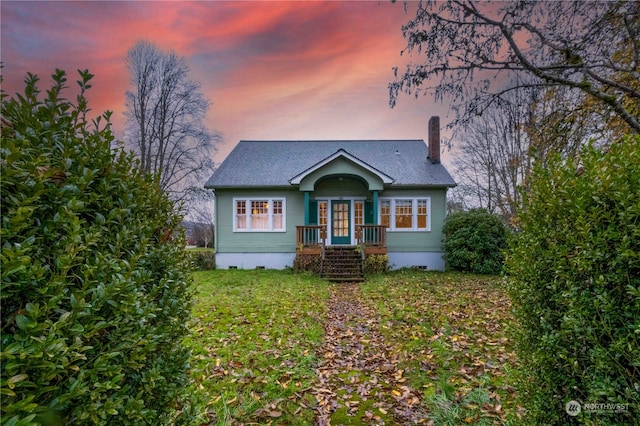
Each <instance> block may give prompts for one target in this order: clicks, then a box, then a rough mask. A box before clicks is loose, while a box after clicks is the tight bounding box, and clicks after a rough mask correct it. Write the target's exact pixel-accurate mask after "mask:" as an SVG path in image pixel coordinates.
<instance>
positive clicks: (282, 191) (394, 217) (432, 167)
mask: <svg viewBox="0 0 640 426" xmlns="http://www.w3.org/2000/svg"><path fill="white" fill-rule="evenodd" d="M429 135H430V136H429V139H430V142H429V145H430V146H429V147H427V145H426V144H425V143H424V141H422V140H350V141H337V140H330V141H241V142H240V143H238V145H237V146H236V147H235V148H234V149H233V151H232V152H231V153H230V154H229V155H228V157H227V158H226V159H225V160H224V162H223V163H222V164H221V165H220V167H219V168H218V170H216V172H215V173H214V174H213V176H212V177H211V178H210V179H209V181H208V182H207V183H206V185H205V186H206V187H207V188H210V189H212V190H213V191H214V192H215V200H216V202H215V209H216V212H215V218H216V243H215V247H216V266H217V268H219V269H228V268H238V269H254V268H262V267H264V268H273V269H284V268H285V267H287V266H292V264H293V261H294V258H295V256H296V254H304V253H307V254H308V253H324V251H323V250H324V249H325V248H326V247H332V246H336V247H345V246H346V247H352V246H361V247H365V249H366V250H367V252H368V253H377V254H387V255H388V257H389V264H390V265H391V267H393V268H400V267H412V266H417V267H422V268H426V269H431V270H443V269H444V260H443V258H442V255H443V242H442V240H443V235H442V226H443V223H444V218H445V215H446V194H447V189H448V188H451V187H453V186H455V182H454V181H453V179H452V178H451V176H450V175H449V173H448V172H447V170H446V169H445V167H444V166H443V165H442V164H441V163H440V147H439V120H438V118H437V117H433V118H432V119H431V120H430V122H429Z"/></svg>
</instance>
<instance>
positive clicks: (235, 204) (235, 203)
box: [231, 197, 287, 232]
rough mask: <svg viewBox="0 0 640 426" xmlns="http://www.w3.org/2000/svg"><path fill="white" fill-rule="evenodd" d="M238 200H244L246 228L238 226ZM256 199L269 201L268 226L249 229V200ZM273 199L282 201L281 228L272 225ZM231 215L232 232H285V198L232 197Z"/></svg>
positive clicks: (262, 201)
mask: <svg viewBox="0 0 640 426" xmlns="http://www.w3.org/2000/svg"><path fill="white" fill-rule="evenodd" d="M238 201H244V202H245V215H246V219H245V220H246V223H247V227H246V228H238V213H237V211H238ZM252 201H258V202H261V203H264V202H265V201H266V202H268V203H269V214H268V219H267V222H268V224H269V227H268V228H261V229H251V202H252ZM274 201H282V228H274V227H273V202H274ZM231 208H232V215H233V216H232V217H233V232H287V199H286V198H284V197H282V198H280V197H272V198H265V197H242V198H240V197H238V198H235V197H234V198H233V203H232V206H231Z"/></svg>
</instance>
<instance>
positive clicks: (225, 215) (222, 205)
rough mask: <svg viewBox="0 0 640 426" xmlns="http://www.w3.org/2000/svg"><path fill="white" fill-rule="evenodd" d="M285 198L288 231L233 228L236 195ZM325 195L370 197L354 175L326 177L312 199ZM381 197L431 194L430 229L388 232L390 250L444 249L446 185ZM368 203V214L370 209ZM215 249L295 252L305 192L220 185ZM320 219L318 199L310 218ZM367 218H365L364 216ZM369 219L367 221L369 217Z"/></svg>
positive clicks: (392, 191)
mask: <svg viewBox="0 0 640 426" xmlns="http://www.w3.org/2000/svg"><path fill="white" fill-rule="evenodd" d="M282 197H284V198H285V199H286V232H233V216H234V214H235V212H234V206H233V199H234V198H282ZM323 197H328V198H332V197H346V198H351V197H367V198H368V199H370V198H371V192H370V191H367V189H366V187H365V186H364V184H363V183H362V182H361V181H358V180H354V179H346V178H345V179H343V180H342V181H339V180H337V179H331V180H325V181H323V182H321V183H320V184H319V185H318V188H317V191H315V192H312V193H311V199H312V200H315V199H316V198H323ZM380 197H381V198H383V197H411V198H413V197H430V199H431V231H429V232H425V231H413V232H387V248H388V250H389V251H390V252H434V251H435V252H439V251H442V250H443V242H442V240H443V235H442V226H443V224H444V219H445V215H446V191H445V190H444V189H430V190H426V189H422V190H421V189H397V188H395V189H391V190H385V191H383V192H381V193H380ZM368 204H369V203H365V217H366V214H367V213H366V210H367V209H368V207H367V205H368ZM216 217H217V221H216V223H217V229H216V238H217V241H216V250H217V252H219V253H247V252H252V253H293V252H295V249H296V247H295V243H296V235H295V233H296V226H298V225H302V224H303V223H304V196H303V193H302V192H300V191H299V190H298V189H297V188H291V189H269V190H259V189H253V190H251V189H236V190H230V189H217V190H216ZM314 219H315V222H316V223H317V203H316V204H315V205H314V202H313V201H312V202H311V203H310V221H311V222H314ZM365 220H366V219H365ZM367 222H368V221H367Z"/></svg>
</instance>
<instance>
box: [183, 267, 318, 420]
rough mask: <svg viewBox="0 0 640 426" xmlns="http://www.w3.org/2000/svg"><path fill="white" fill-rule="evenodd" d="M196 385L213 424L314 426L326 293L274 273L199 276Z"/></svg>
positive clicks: (306, 279)
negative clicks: (311, 391) (313, 388)
mask: <svg viewBox="0 0 640 426" xmlns="http://www.w3.org/2000/svg"><path fill="white" fill-rule="evenodd" d="M194 280H195V284H196V286H197V294H196V297H195V299H196V303H195V306H194V309H193V321H192V330H193V334H192V336H191V337H190V339H189V341H188V342H187V344H189V345H190V346H191V347H192V349H193V354H194V361H193V365H192V368H193V372H194V373H193V376H194V377H193V378H194V380H195V382H196V386H197V387H198V388H199V389H200V390H201V391H203V392H204V393H205V394H206V395H207V397H208V399H209V402H208V405H207V411H208V413H209V421H210V422H211V424H221V425H222V424H233V423H247V422H255V423H259V424H267V423H269V422H270V420H275V419H277V423H279V424H282V423H284V424H309V423H313V416H314V413H313V410H312V409H311V408H306V407H308V406H310V405H311V404H313V403H314V400H313V399H312V397H311V396H310V394H309V393H308V389H309V388H310V386H312V384H313V382H314V380H315V371H314V365H315V362H316V355H315V349H316V348H317V346H318V345H319V344H320V342H321V341H322V337H323V328H322V324H323V317H324V313H325V309H326V299H327V285H326V283H325V282H323V281H321V280H319V279H317V278H315V277H313V276H311V275H304V274H299V275H295V274H291V273H286V272H276V271H206V272H196V273H194Z"/></svg>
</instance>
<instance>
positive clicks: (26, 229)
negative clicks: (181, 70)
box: [0, 70, 194, 425]
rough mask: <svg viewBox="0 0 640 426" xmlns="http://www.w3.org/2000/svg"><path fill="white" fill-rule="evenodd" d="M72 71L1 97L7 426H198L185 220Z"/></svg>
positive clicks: (83, 75) (84, 77)
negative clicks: (92, 113)
mask: <svg viewBox="0 0 640 426" xmlns="http://www.w3.org/2000/svg"><path fill="white" fill-rule="evenodd" d="M91 77H92V76H91V74H89V73H88V72H87V71H84V72H80V81H78V83H79V86H80V87H79V90H80V94H79V95H78V97H77V102H76V103H75V104H74V103H72V102H69V101H67V100H65V99H64V98H63V97H62V95H63V91H64V89H65V85H66V76H65V73H64V72H63V71H60V70H57V71H56V73H55V74H54V75H53V85H52V87H51V89H49V90H47V92H46V94H45V96H44V99H43V100H40V99H39V98H40V97H41V94H40V93H39V91H38V88H37V82H38V78H37V77H36V76H34V75H28V77H27V79H26V80H25V82H26V88H25V92H24V94H21V95H16V97H15V98H7V96H6V95H4V94H3V99H2V148H1V154H2V155H1V160H0V161H1V165H2V205H1V213H2V234H1V235H2V251H1V259H2V284H1V289H0V290H1V291H0V298H1V302H2V311H1V315H2V335H1V340H2V353H1V360H0V361H1V362H0V365H1V372H2V376H1V382H0V390H1V393H2V422H3V424H5V425H28V424H74V425H83V424H154V425H155V424H171V423H186V424H192V423H194V421H193V417H191V414H190V413H191V411H190V405H189V403H188V399H187V395H185V392H186V391H187V390H188V376H187V372H186V369H187V367H188V361H189V356H190V354H189V351H188V350H187V349H186V348H185V347H184V346H183V345H182V340H183V337H184V336H185V335H186V333H187V328H186V324H187V321H188V319H189V311H190V305H191V294H192V290H191V288H190V279H189V273H188V263H189V260H188V258H187V255H186V253H185V250H184V240H183V237H181V236H180V235H175V234H174V232H173V230H175V229H179V225H180V222H181V217H180V216H179V215H178V214H176V213H175V212H174V206H173V205H172V203H171V202H170V201H169V200H168V198H167V197H166V196H165V195H163V194H162V193H161V191H160V190H159V189H158V185H156V184H155V183H154V182H153V181H152V180H151V178H149V177H148V176H145V175H143V174H141V173H140V172H138V171H137V169H136V167H135V163H134V159H133V158H132V157H131V156H130V155H127V154H125V153H123V152H122V151H121V150H112V147H111V144H112V142H113V141H114V138H113V135H112V132H111V130H110V124H109V122H108V116H109V113H106V114H105V115H104V116H103V117H102V118H105V119H106V122H105V121H102V120H101V119H97V120H94V121H93V122H92V123H89V122H87V119H86V115H87V112H88V111H89V110H88V108H87V101H86V98H85V96H84V95H85V90H87V89H88V88H89V87H90V84H89V81H90V79H91Z"/></svg>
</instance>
